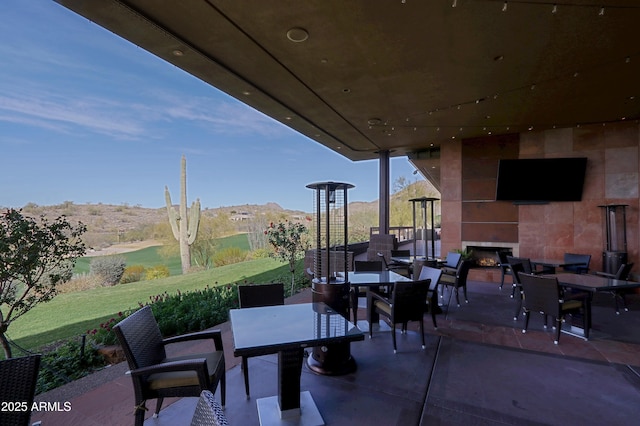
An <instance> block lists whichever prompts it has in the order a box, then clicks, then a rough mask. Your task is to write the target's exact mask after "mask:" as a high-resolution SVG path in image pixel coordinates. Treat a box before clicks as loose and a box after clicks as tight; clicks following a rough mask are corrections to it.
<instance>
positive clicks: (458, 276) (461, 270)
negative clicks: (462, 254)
mask: <svg viewBox="0 0 640 426" xmlns="http://www.w3.org/2000/svg"><path fill="white" fill-rule="evenodd" d="M473 264H474V262H473V261H472V260H462V261H461V262H460V263H459V264H458V268H457V269H456V273H455V275H449V274H447V273H446V272H445V271H444V270H443V271H442V276H441V277H440V284H441V286H443V287H453V290H454V291H455V294H456V304H457V305H458V306H460V295H459V294H458V290H459V289H460V288H461V287H462V293H463V295H464V301H465V303H469V297H468V296H467V277H468V276H469V270H470V269H471V266H473ZM442 293H444V290H443V292H442ZM441 297H442V294H441Z"/></svg>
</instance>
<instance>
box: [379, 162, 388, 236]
mask: <svg viewBox="0 0 640 426" xmlns="http://www.w3.org/2000/svg"><path fill="white" fill-rule="evenodd" d="M379 155H380V160H379V161H380V193H379V194H378V200H379V203H378V208H379V223H378V226H379V227H380V234H388V233H389V197H390V193H391V192H390V189H389V187H390V182H389V180H390V173H389V168H390V164H389V151H380V153H379Z"/></svg>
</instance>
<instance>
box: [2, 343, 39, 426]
mask: <svg viewBox="0 0 640 426" xmlns="http://www.w3.org/2000/svg"><path fill="white" fill-rule="evenodd" d="M39 369H40V355H39V354H36V355H29V356H24V357H19V358H9V359H5V360H2V361H0V402H3V403H9V402H10V403H17V404H21V405H19V406H18V407H3V409H2V410H0V425H11V426H27V425H29V420H30V419H31V406H32V405H33V398H34V396H35V393H36V382H37V381H38V372H39Z"/></svg>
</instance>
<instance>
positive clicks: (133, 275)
mask: <svg viewBox="0 0 640 426" xmlns="http://www.w3.org/2000/svg"><path fill="white" fill-rule="evenodd" d="M145 273H146V268H145V267H144V266H142V265H131V266H127V267H126V268H124V274H122V278H120V283H121V284H127V283H135V282H138V281H142V279H143V278H144V276H145Z"/></svg>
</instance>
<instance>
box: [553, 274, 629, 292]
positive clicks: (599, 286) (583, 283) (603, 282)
mask: <svg viewBox="0 0 640 426" xmlns="http://www.w3.org/2000/svg"><path fill="white" fill-rule="evenodd" d="M549 276H551V277H556V278H557V279H558V282H559V283H560V284H562V285H569V286H574V287H576V288H582V289H585V290H593V291H603V290H615V289H616V288H637V287H640V283H638V282H634V281H623V280H616V279H613V278H607V277H603V276H600V275H592V274H554V275H549Z"/></svg>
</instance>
